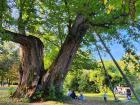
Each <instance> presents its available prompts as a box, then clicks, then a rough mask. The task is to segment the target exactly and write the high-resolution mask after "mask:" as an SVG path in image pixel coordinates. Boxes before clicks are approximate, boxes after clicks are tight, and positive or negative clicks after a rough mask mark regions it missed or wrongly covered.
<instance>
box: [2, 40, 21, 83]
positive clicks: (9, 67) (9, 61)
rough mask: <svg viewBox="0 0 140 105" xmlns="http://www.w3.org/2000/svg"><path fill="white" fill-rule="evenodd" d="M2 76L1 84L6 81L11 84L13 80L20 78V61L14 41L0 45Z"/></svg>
mask: <svg viewBox="0 0 140 105" xmlns="http://www.w3.org/2000/svg"><path fill="white" fill-rule="evenodd" d="M0 47H1V48H2V49H1V53H0V77H1V85H2V84H4V83H3V82H4V81H5V82H6V83H8V84H10V83H11V82H17V80H18V68H19V67H18V66H19V64H18V61H19V58H18V57H17V55H18V54H17V50H16V48H15V45H14V44H13V43H6V42H5V43H4V45H3V46H0Z"/></svg>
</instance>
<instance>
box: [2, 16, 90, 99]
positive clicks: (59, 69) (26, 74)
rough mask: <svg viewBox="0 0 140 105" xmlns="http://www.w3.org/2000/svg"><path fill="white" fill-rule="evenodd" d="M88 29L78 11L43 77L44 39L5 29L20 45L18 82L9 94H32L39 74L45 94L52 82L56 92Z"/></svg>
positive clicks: (19, 95) (20, 95)
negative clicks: (13, 91)
mask: <svg viewBox="0 0 140 105" xmlns="http://www.w3.org/2000/svg"><path fill="white" fill-rule="evenodd" d="M87 29H88V27H87V24H86V20H85V17H84V16H83V15H81V14H79V15H77V18H76V20H75V23H74V24H73V26H72V27H71V29H70V32H69V35H68V36H67V38H66V40H65V42H64V44H63V45H62V48H61V50H60V52H59V54H58V56H57V58H56V60H55V61H54V62H53V63H52V65H51V66H50V68H49V70H48V72H47V73H46V74H45V75H44V76H43V77H42V73H43V72H44V71H43V70H44V65H43V43H42V42H41V41H40V40H39V39H38V38H36V37H34V36H25V35H20V34H17V33H13V32H10V31H7V30H5V31H4V33H6V34H7V35H9V36H11V41H13V42H16V43H19V44H20V45H21V46H22V48H21V49H22V50H21V51H22V53H21V55H20V58H21V59H20V60H21V66H20V83H19V85H18V87H17V90H16V91H15V93H14V94H13V96H12V97H14V98H20V97H29V98H30V97H32V96H33V95H34V93H35V91H36V88H37V86H38V85H39V83H38V82H39V80H41V79H42V78H43V79H42V84H41V85H42V87H43V90H44V92H45V95H49V89H50V88H51V86H54V87H55V90H56V91H57V93H58V94H59V93H61V90H62V88H61V87H62V85H63V81H64V79H65V77H66V74H67V73H68V70H69V67H70V64H71V62H72V59H73V57H74V55H75V54H76V51H77V50H78V48H79V46H80V42H81V41H82V38H83V36H84V35H85V33H86V30H87ZM58 94H57V95H58Z"/></svg>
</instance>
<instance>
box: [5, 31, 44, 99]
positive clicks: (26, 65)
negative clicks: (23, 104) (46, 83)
mask: <svg viewBox="0 0 140 105" xmlns="http://www.w3.org/2000/svg"><path fill="white" fill-rule="evenodd" d="M3 32H4V33H5V34H7V35H9V36H11V37H10V38H11V41H13V42H16V43H19V44H20V45H21V51H20V62H21V65H20V81H19V85H18V87H17V89H16V91H15V93H14V94H13V96H12V97H14V98H20V97H25V96H26V97H31V96H33V94H34V92H35V90H36V88H37V85H38V82H39V79H40V78H41V75H42V72H43V70H44V63H43V43H42V42H41V40H40V39H39V38H37V37H34V36H25V35H21V34H18V33H13V32H10V31H8V30H4V31H3Z"/></svg>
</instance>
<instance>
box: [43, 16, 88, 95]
mask: <svg viewBox="0 0 140 105" xmlns="http://www.w3.org/2000/svg"><path fill="white" fill-rule="evenodd" d="M87 29H88V27H87V24H86V21H85V18H84V16H82V15H78V16H77V18H76V21H75V24H74V25H73V26H72V28H71V32H70V34H69V35H68V36H67V38H66V40H65V42H64V44H63V45H62V48H61V49H60V52H59V54H58V56H57V58H56V60H55V61H54V63H53V64H52V65H51V66H50V68H49V70H48V72H47V73H46V74H45V75H44V77H43V80H42V85H43V88H44V90H45V93H46V94H47V95H49V89H50V87H51V86H54V87H55V91H56V92H57V95H59V93H60V94H61V92H62V89H63V88H62V87H63V86H62V85H63V81H64V79H65V77H66V75H67V73H68V70H69V67H70V64H71V62H72V59H73V57H74V55H75V54H76V51H77V50H78V48H79V46H80V42H81V41H82V38H83V36H84V35H85V33H86V30H87Z"/></svg>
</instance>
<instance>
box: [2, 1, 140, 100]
mask: <svg viewBox="0 0 140 105" xmlns="http://www.w3.org/2000/svg"><path fill="white" fill-rule="evenodd" d="M0 5H1V6H0V35H1V39H2V40H11V41H13V42H16V43H19V44H20V45H21V52H20V62H21V66H20V81H19V85H18V87H17V90H16V92H15V93H14V94H13V97H18V98H19V97H25V96H27V97H29V98H31V97H32V96H33V95H34V93H35V91H36V89H37V87H38V86H39V85H40V86H41V87H42V90H44V94H45V95H49V89H50V87H51V86H54V87H55V90H56V91H57V92H58V94H59V93H61V89H62V88H61V87H62V85H63V81H64V79H65V77H66V75H67V73H68V70H69V67H70V64H71V62H72V59H73V57H74V55H75V54H76V51H77V50H78V48H79V47H80V43H81V42H82V40H83V37H84V36H85V34H87V35H88V34H90V33H92V32H95V33H96V32H98V33H105V32H110V30H111V32H115V30H117V29H118V28H120V27H122V26H124V27H126V28H127V29H128V26H129V25H131V24H132V23H133V24H132V25H133V26H134V25H135V22H137V20H138V18H137V17H138V16H139V13H140V11H139V10H138V9H139V8H138V5H139V1H137V2H136V1H135V0H110V1H107V0H80V1H78V0H58V1H56V0H47V1H44V2H42V1H38V0H17V1H14V0H11V1H7V0H1V1H0ZM10 12H11V13H10ZM15 14H17V15H15ZM88 29H90V30H88ZM109 29H110V30H109ZM87 30H88V31H87ZM49 35H53V36H56V37H57V39H58V41H57V45H59V44H60V45H59V47H60V48H59V49H60V50H59V52H58V55H57V56H56V58H55V59H54V61H53V63H52V64H51V65H50V67H49V68H48V70H47V71H45V70H44V61H43V42H44V41H43V42H42V41H41V40H44V36H49ZM7 36H8V37H7ZM106 36H107V37H108V38H110V34H106ZM113 37H114V36H113ZM113 37H112V38H113ZM85 38H86V37H85ZM85 38H84V39H85ZM116 38H117V39H120V38H118V37H116Z"/></svg>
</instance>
